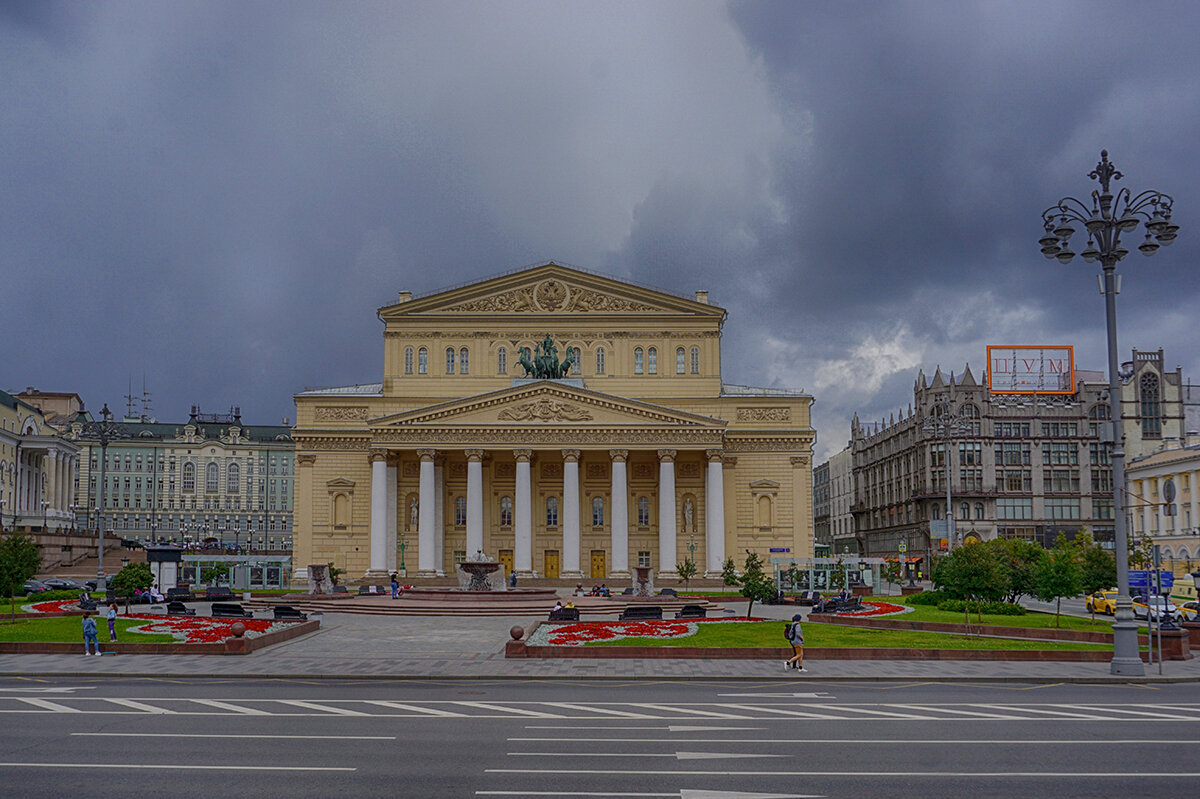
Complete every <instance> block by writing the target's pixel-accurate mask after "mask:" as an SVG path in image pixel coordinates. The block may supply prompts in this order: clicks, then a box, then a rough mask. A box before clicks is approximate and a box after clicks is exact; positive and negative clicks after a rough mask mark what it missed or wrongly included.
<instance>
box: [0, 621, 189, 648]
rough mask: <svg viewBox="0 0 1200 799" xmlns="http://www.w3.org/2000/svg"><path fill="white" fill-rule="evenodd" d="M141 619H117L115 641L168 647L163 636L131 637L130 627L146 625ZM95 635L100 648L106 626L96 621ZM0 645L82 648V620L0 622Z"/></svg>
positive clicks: (168, 638) (105, 637) (169, 640)
mask: <svg viewBox="0 0 1200 799" xmlns="http://www.w3.org/2000/svg"><path fill="white" fill-rule="evenodd" d="M146 623H147V622H146V621H145V620H144V619H120V618H119V619H117V639H118V640H119V641H124V642H129V643H139V644H142V643H145V644H156V643H164V644H169V643H172V642H173V641H175V638H174V636H172V635H168V634H166V633H134V632H129V628H130V627H138V626H140V625H143V624H146ZM96 632H97V635H98V637H99V639H100V643H101V645H103V644H104V643H106V642H107V641H108V624H107V623H106V622H105V620H104V619H97V620H96ZM0 641H39V642H51V643H61V642H65V643H71V644H75V643H78V644H80V645H82V644H83V620H82V617H80V616H58V617H54V618H49V619H18V620H17V621H15V622H7V621H5V622H0Z"/></svg>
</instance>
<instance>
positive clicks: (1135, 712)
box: [1055, 705, 1195, 721]
mask: <svg viewBox="0 0 1200 799" xmlns="http://www.w3.org/2000/svg"><path fill="white" fill-rule="evenodd" d="M1055 707H1065V708H1076V709H1079V710H1084V709H1086V708H1084V707H1082V706H1080V705H1055ZM1105 710H1106V711H1107V712H1109V713H1128V714H1129V715H1131V716H1149V717H1151V718H1156V719H1170V720H1173V721H1189V720H1192V719H1195V716H1176V715H1173V714H1171V713H1164V712H1162V711H1161V710H1160V711H1157V712H1151V711H1149V710H1129V709H1127V708H1123V707H1107V708H1105Z"/></svg>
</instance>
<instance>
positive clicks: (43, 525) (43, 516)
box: [42, 499, 50, 533]
mask: <svg viewBox="0 0 1200 799" xmlns="http://www.w3.org/2000/svg"><path fill="white" fill-rule="evenodd" d="M49 507H50V503H49V502H47V501H46V500H44V499H43V500H42V532H43V533H45V532H46V510H47V509H48V508H49Z"/></svg>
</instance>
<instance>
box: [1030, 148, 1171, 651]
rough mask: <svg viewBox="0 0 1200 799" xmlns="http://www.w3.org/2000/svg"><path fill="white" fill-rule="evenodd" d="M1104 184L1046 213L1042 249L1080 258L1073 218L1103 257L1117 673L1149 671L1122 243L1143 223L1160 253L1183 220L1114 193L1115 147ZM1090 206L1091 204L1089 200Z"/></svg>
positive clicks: (1147, 196)
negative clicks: (1128, 449) (1135, 578)
mask: <svg viewBox="0 0 1200 799" xmlns="http://www.w3.org/2000/svg"><path fill="white" fill-rule="evenodd" d="M1088 177H1089V178H1092V179H1093V180H1096V181H1098V182H1099V183H1100V189H1099V190H1098V191H1097V190H1093V191H1092V195H1091V203H1090V204H1088V203H1084V202H1081V201H1080V200H1077V199H1075V198H1074V197H1063V198H1062V199H1061V200H1059V201H1058V202H1057V203H1055V204H1054V205H1052V206H1050V207H1049V208H1047V209H1046V210H1045V211H1044V212H1043V213H1042V227H1043V229H1044V230H1045V231H1046V232H1045V235H1044V236H1042V238H1041V239H1039V240H1038V243H1039V244H1040V245H1042V255H1044V256H1046V257H1047V258H1052V259H1055V260H1057V261H1058V262H1059V263H1061V264H1068V263H1070V262H1071V260H1072V259H1073V258H1074V257H1075V253H1074V252H1072V251H1071V237H1072V236H1073V235H1075V228H1074V227H1073V226H1072V223H1073V222H1075V223H1079V224H1081V225H1082V226H1083V227H1084V228H1085V229H1086V230H1087V237H1088V238H1087V246H1086V247H1085V248H1084V250H1083V252H1081V253H1079V254H1080V255H1081V256H1083V260H1085V261H1087V262H1089V263H1093V262H1095V261H1099V262H1100V268H1101V270H1102V271H1101V274H1100V278H1099V279H1100V290H1101V292H1102V293H1103V294H1104V319H1105V326H1106V329H1107V333H1108V401H1109V409H1110V417H1111V418H1110V424H1111V431H1112V432H1111V436H1112V447H1113V449H1112V470H1113V489H1114V490H1113V537H1114V539H1115V541H1114V546H1115V548H1116V556H1117V588H1118V592H1117V607H1116V611H1115V615H1116V621H1114V622H1113V658H1112V664H1111V672H1112V673H1113V674H1121V675H1141V674H1143V673H1144V669H1143V666H1142V659H1141V657H1140V656H1139V654H1138V640H1137V625H1136V623H1135V622H1134V620H1133V605H1132V603H1131V601H1130V598H1129V544H1128V540H1127V537H1126V532H1125V496H1124V491H1125V445H1124V440H1123V435H1122V431H1121V382H1120V374H1119V373H1118V366H1119V363H1118V349H1117V293H1118V292H1119V291H1120V290H1121V281H1120V277H1119V276H1118V275H1117V263H1118V262H1120V261H1121V260H1123V259H1124V258H1125V256H1127V255H1129V250H1127V249H1126V248H1125V247H1123V246H1122V245H1121V234H1122V233H1132V232H1133V231H1135V230H1137V228H1138V226H1139V225H1144V226H1145V230H1146V238H1145V240H1144V241H1143V242H1142V243H1141V244H1140V245H1138V251H1139V252H1141V253H1142V254H1143V255H1147V256H1149V255H1153V254H1154V253H1155V252H1157V251H1158V248H1159V247H1160V246H1162V245H1169V244H1171V243H1172V242H1173V241H1175V236H1176V234H1177V233H1178V232H1179V225H1176V224H1175V223H1174V222H1172V221H1171V213H1172V211H1173V209H1174V205H1175V200H1174V199H1173V198H1172V197H1171V196H1170V195H1168V194H1163V193H1162V192H1158V191H1149V190H1148V191H1143V192H1141V193H1139V194H1136V195H1135V194H1134V193H1133V192H1131V191H1130V190H1129V189H1120V190H1118V191H1117V193H1116V194H1115V195H1114V194H1113V193H1112V191H1111V190H1110V189H1109V184H1110V182H1111V181H1113V180H1121V179H1122V178H1123V177H1124V175H1122V174H1121V173H1120V172H1118V171H1117V169H1116V167H1115V166H1113V164H1112V162H1110V161H1109V160H1108V151H1107V150H1101V151H1100V162H1099V163H1098V164H1096V168H1095V169H1093V170H1092V171H1091V172H1089V173H1088ZM1089 205H1090V207H1089Z"/></svg>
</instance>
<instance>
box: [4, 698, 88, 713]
mask: <svg viewBox="0 0 1200 799" xmlns="http://www.w3.org/2000/svg"><path fill="white" fill-rule="evenodd" d="M12 698H13V699H15V700H17V701H18V702H24V703H25V704H27V705H33V706H34V707H40V708H41V709H42V710H48V711H50V712H51V713H82V712H83V711H81V710H76V709H75V708H73V707H67V706H66V705H60V704H59V703H58V702H51V701H50V700H48V699H36V698H34V697H30V696H14V697H12Z"/></svg>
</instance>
